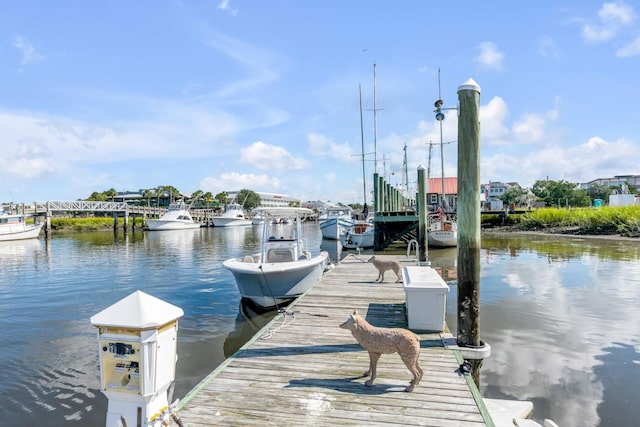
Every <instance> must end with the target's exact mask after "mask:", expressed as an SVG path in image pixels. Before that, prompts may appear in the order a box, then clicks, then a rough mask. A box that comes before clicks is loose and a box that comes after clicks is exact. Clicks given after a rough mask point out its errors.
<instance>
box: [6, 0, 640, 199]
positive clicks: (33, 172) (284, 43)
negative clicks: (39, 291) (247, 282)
mask: <svg viewBox="0 0 640 427" xmlns="http://www.w3.org/2000/svg"><path fill="white" fill-rule="evenodd" d="M638 13H640V10H639V9H638V6H637V4H635V3H632V2H630V1H618V2H602V1H584V0H580V1H578V0H574V1H553V2H552V1H539V2H514V1H492V2H478V1H457V2H430V1H399V2H382V1H380V2H372V1H358V0H354V1H338V0H323V1H294V0H273V1H257V0H254V1H241V0H209V1H204V0H189V1H187V0H183V1H177V0H165V1H158V0H154V1H152V0H138V1H122V0H114V1H109V2H86V1H79V0H61V1H56V2H51V1H45V0H25V1H20V2H18V1H12V2H2V3H0V141H1V142H0V147H1V151H0V171H1V175H2V176H1V178H2V181H1V182H0V201H3V202H8V201H14V202H30V201H45V200H75V199H78V198H85V197H87V196H88V195H89V194H91V193H92V192H93V191H103V190H107V189H109V188H115V189H116V190H118V191H122V190H137V189H141V188H152V187H156V186H158V185H174V186H175V187H177V188H178V189H179V190H181V191H184V192H193V191H195V190H198V189H200V190H204V191H211V192H212V193H214V194H216V193H218V192H220V191H223V190H239V189H242V188H248V189H251V190H255V191H265V192H275V193H282V194H287V195H291V196H295V197H298V198H300V199H302V200H317V199H325V200H332V201H340V202H344V203H352V202H360V203H362V201H363V185H362V163H361V158H360V154H361V132H360V112H359V97H358V85H362V102H363V108H364V112H363V113H364V141H365V152H366V153H373V151H374V125H373V111H372V110H373V98H374V97H373V89H374V85H373V64H374V63H375V64H376V107H377V109H378V111H377V120H376V121H377V138H376V144H375V145H376V155H375V156H374V155H373V154H368V155H367V156H366V159H367V161H366V162H365V163H366V177H367V181H368V183H367V186H368V190H371V177H372V174H373V170H374V166H377V171H378V173H380V174H382V175H384V176H386V177H387V180H388V181H389V182H391V183H392V184H396V183H398V184H399V183H402V181H403V178H402V169H403V166H402V165H403V154H404V152H403V147H404V144H406V145H407V157H408V170H409V187H410V189H411V190H412V191H415V179H416V170H417V167H418V165H423V166H425V167H426V166H427V158H428V148H427V147H428V145H429V142H438V141H440V133H439V127H438V124H437V122H436V121H435V117H434V113H433V102H434V101H435V100H436V99H437V98H438V71H437V70H438V68H440V69H441V90H442V98H443V99H444V103H445V106H455V105H456V104H457V93H456V92H457V88H458V87H459V86H460V85H461V84H463V83H464V82H465V81H466V80H467V79H469V78H473V79H474V80H475V81H476V82H477V83H478V85H479V86H480V87H481V95H480V104H481V111H480V122H481V129H482V130H481V142H480V144H481V180H482V182H487V181H489V180H491V181H503V182H512V181H515V182H518V183H520V184H521V185H522V186H526V187H529V186H531V185H532V184H533V183H534V182H535V181H536V180H538V179H546V178H547V177H548V178H549V179H553V180H560V179H564V180H568V181H571V182H586V181H590V180H592V179H596V178H600V177H609V176H613V175H619V174H636V173H640V167H639V166H638V159H639V158H640V141H639V138H640V132H639V130H640V128H639V119H638V107H637V105H638V104H637V100H638V99H639V98H640V89H639V85H638V72H639V71H640V19H639V17H638ZM443 128H444V135H443V140H444V141H455V140H456V139H457V117H456V113H455V112H453V111H452V112H449V113H448V114H447V117H446V119H445V121H444V122H443ZM439 156H440V152H439V147H437V146H436V147H434V148H433V151H432V160H431V176H432V177H439V176H441V173H440V163H439ZM374 157H375V158H377V162H375V163H376V164H375V165H374ZM444 158H445V166H444V169H445V175H446V176H455V175H456V163H457V148H456V145H455V144H447V145H445V147H444Z"/></svg>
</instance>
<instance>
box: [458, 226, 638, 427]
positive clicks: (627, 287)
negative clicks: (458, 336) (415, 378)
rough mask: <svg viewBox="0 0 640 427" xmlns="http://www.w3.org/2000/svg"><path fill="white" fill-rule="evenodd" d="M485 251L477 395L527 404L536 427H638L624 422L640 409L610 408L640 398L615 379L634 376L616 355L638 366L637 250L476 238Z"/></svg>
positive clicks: (587, 242) (566, 241)
mask: <svg viewBox="0 0 640 427" xmlns="http://www.w3.org/2000/svg"><path fill="white" fill-rule="evenodd" d="M482 248H483V249H482V252H481V273H480V274H481V279H480V281H481V284H480V286H481V331H482V332H481V334H482V339H483V340H484V341H486V342H488V343H490V344H491V346H492V355H491V357H490V358H489V359H487V360H485V362H484V366H483V369H482V376H481V377H482V380H481V390H482V392H483V395H484V396H486V397H496V398H509V399H520V400H533V401H534V405H535V412H534V419H536V420H538V421H541V420H542V419H544V418H550V419H553V420H554V421H556V422H557V423H558V424H559V425H562V426H598V425H603V424H610V425H617V426H623V425H635V424H627V423H626V420H636V421H637V419H638V418H639V417H640V408H638V406H637V405H619V404H618V405H616V402H618V403H619V402H621V401H624V400H625V399H626V398H627V396H630V395H637V391H636V390H637V382H635V381H633V382H628V383H625V382H618V381H616V380H615V378H616V376H627V375H628V376H633V375H636V378H637V375H638V374H637V369H638V368H637V366H638V365H637V362H636V363H635V364H634V363H633V362H631V361H630V360H627V361H626V362H622V360H621V358H620V357H616V353H618V352H621V351H622V350H621V349H624V350H625V351H626V353H625V354H627V357H630V358H631V360H636V361H637V353H638V350H639V349H640V312H639V311H638V310H637V306H638V301H640V286H639V285H638V283H639V280H640V279H638V277H640V263H638V262H637V261H638V258H639V255H640V244H639V243H638V242H628V241H625V242H620V241H608V240H594V239H583V238H573V237H569V238H562V237H561V238H558V237H553V236H535V237H531V236H517V235H516V236H498V237H492V236H483V239H482ZM456 291H457V289H456V287H452V288H451V293H450V294H449V300H448V303H447V305H448V309H447V313H448V315H447V323H448V325H449V327H450V328H451V329H452V330H453V331H454V333H455V328H456V315H455V313H456V311H455V310H456ZM632 355H633V356H632ZM630 368H632V369H630ZM634 368H635V371H634ZM633 372H635V373H633ZM614 383H615V384H616V385H617V386H619V387H613V386H612V384H614ZM625 384H626V386H625ZM613 407H616V408H617V409H618V410H617V411H616V410H613V409H612V408H613Z"/></svg>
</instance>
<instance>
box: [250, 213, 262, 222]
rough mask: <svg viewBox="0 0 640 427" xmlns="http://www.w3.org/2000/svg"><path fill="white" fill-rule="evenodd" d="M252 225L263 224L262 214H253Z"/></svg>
mask: <svg viewBox="0 0 640 427" xmlns="http://www.w3.org/2000/svg"><path fill="white" fill-rule="evenodd" d="M251 224H252V225H262V224H264V217H263V216H262V214H254V215H253V218H251Z"/></svg>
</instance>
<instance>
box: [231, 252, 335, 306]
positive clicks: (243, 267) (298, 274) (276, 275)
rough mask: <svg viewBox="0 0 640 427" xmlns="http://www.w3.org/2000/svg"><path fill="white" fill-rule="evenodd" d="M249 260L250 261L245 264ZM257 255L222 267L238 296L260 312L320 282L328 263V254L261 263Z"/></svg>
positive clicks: (236, 259)
mask: <svg viewBox="0 0 640 427" xmlns="http://www.w3.org/2000/svg"><path fill="white" fill-rule="evenodd" d="M249 258H252V259H251V260H249ZM256 260H258V261H259V255H255V256H253V257H245V258H232V259H229V260H226V261H225V262H224V263H223V264H222V265H223V266H224V267H225V268H226V269H227V270H229V271H230V272H231V273H232V274H233V276H234V279H235V282H236V286H237V288H238V291H239V292H240V295H242V297H244V298H247V299H249V300H251V301H253V302H254V303H255V304H257V305H258V306H260V307H262V308H272V307H276V306H277V305H279V304H284V303H286V302H289V301H291V300H292V299H294V298H296V297H298V296H300V295H302V294H303V293H304V292H306V291H308V290H309V289H311V287H312V286H313V285H314V284H315V283H316V282H318V280H320V278H321V277H322V275H323V274H324V272H325V270H326V268H327V265H328V263H329V253H328V252H326V251H322V252H321V253H320V254H319V255H317V256H315V257H313V258H311V259H306V260H297V261H292V262H277V263H261V262H255V261H256Z"/></svg>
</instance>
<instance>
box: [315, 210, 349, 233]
mask: <svg viewBox="0 0 640 427" xmlns="http://www.w3.org/2000/svg"><path fill="white" fill-rule="evenodd" d="M324 214H326V215H323V216H322V217H321V218H323V219H321V220H320V232H321V233H322V238H323V239H330V240H340V236H342V235H343V234H344V232H345V231H346V230H347V229H348V228H349V227H351V226H352V225H353V220H352V219H351V209H350V208H348V207H342V206H338V207H329V208H326V209H325V211H324Z"/></svg>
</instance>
